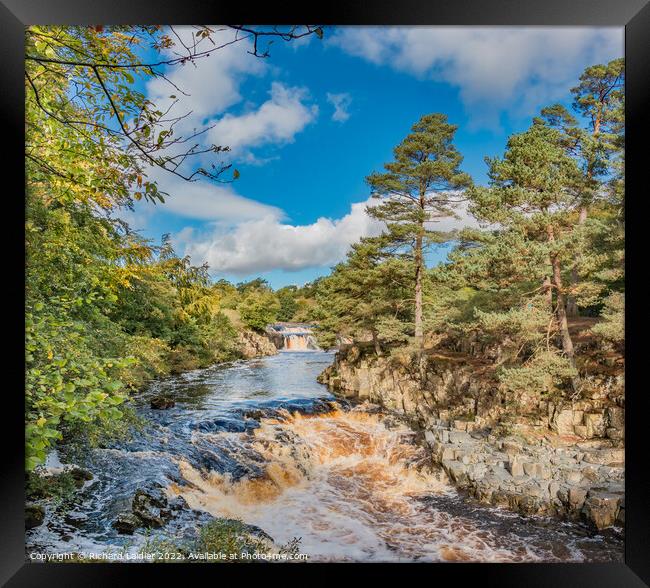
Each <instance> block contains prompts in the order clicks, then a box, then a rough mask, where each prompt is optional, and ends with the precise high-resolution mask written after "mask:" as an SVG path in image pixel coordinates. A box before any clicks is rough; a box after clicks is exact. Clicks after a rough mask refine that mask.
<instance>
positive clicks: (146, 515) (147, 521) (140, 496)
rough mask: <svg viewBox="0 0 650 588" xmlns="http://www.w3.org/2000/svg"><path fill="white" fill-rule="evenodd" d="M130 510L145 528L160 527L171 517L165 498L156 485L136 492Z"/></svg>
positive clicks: (160, 488) (161, 489)
mask: <svg viewBox="0 0 650 588" xmlns="http://www.w3.org/2000/svg"><path fill="white" fill-rule="evenodd" d="M131 510H132V511H133V514H134V515H135V516H136V517H137V518H138V519H140V521H141V522H142V524H143V525H144V526H145V527H162V526H163V525H164V524H165V523H166V522H167V521H168V520H169V519H170V518H171V516H172V513H171V509H170V508H169V502H168V500H167V496H166V495H165V492H164V490H163V488H162V487H161V486H158V485H149V486H147V487H145V488H140V489H138V490H136V492H135V495H134V496H133V502H132V505H131Z"/></svg>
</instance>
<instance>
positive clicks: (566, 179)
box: [468, 125, 579, 387]
mask: <svg viewBox="0 0 650 588" xmlns="http://www.w3.org/2000/svg"><path fill="white" fill-rule="evenodd" d="M486 161H487V162H488V165H489V167H490V170H489V177H490V186H489V187H472V188H470V190H468V197H469V199H470V202H471V204H470V207H469V208H470V212H472V213H473V214H474V215H475V216H476V217H477V218H478V219H479V220H480V221H484V222H488V223H498V225H499V226H500V227H501V230H503V231H507V230H515V231H517V232H518V233H520V234H521V235H522V236H523V238H524V240H525V242H526V245H527V247H528V249H529V250H530V251H531V254H537V253H539V252H540V250H541V251H544V252H545V253H546V259H547V263H548V273H549V276H550V284H551V287H552V291H553V293H554V294H555V305H554V315H555V319H556V322H557V327H558V330H559V333H560V336H561V342H562V349H563V351H564V353H565V355H566V357H567V358H568V359H569V361H570V363H571V365H572V367H574V368H575V361H574V347H573V341H572V339H571V335H570V333H569V328H568V321H567V312H566V304H567V300H566V291H567V289H566V285H565V280H564V276H563V265H566V264H567V263H569V262H570V260H571V259H572V258H573V256H574V254H575V252H574V249H573V247H572V235H571V232H572V229H573V220H572V213H573V207H574V203H575V185H576V178H577V176H578V174H579V172H578V168H577V165H576V163H575V161H574V160H573V159H572V158H571V157H570V156H569V155H568V154H567V152H566V150H565V148H564V145H563V136H562V133H561V132H560V131H558V130H556V129H552V128H549V127H547V126H543V125H533V126H532V127H531V128H530V129H529V130H527V131H526V132H524V133H521V134H518V135H514V136H512V137H511V138H510V139H509V141H508V145H507V150H506V153H505V155H504V157H503V158H502V159H498V158H494V159H491V158H487V159H486ZM574 387H577V382H574Z"/></svg>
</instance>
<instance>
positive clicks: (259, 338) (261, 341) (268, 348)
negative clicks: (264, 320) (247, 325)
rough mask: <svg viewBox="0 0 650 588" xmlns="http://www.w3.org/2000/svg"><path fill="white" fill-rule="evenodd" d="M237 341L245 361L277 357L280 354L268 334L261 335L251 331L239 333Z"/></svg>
mask: <svg viewBox="0 0 650 588" xmlns="http://www.w3.org/2000/svg"><path fill="white" fill-rule="evenodd" d="M237 340H238V350H239V352H240V353H241V356H242V358H243V359H253V358H255V357H265V356H267V355H275V354H276V353H277V352H278V348H277V347H276V346H275V344H274V343H273V341H271V339H270V338H269V336H268V335H266V334H260V333H256V332H255V331H250V330H245V331H239V333H238V334H237Z"/></svg>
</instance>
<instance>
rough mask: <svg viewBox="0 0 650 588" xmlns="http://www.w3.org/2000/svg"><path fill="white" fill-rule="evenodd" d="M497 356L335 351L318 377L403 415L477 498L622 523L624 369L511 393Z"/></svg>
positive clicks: (601, 524) (342, 392) (597, 522)
mask: <svg viewBox="0 0 650 588" xmlns="http://www.w3.org/2000/svg"><path fill="white" fill-rule="evenodd" d="M493 366H494V362H493V361H491V360H490V359H487V358H481V357H476V356H471V355H467V354H464V353H460V352H449V351H440V352H433V351H431V352H428V353H427V354H426V356H425V357H424V359H423V363H421V364H419V365H418V364H416V362H415V360H414V358H413V357H412V356H409V355H407V354H402V355H400V354H396V355H394V356H385V357H377V356H376V355H374V354H372V353H370V352H369V351H368V350H367V349H366V348H365V346H359V345H351V346H346V347H344V348H343V349H341V350H340V351H339V352H338V353H337V355H336V358H335V362H334V364H333V365H332V366H330V367H328V368H327V369H326V370H325V371H324V372H323V373H322V374H321V375H320V377H319V381H320V382H322V383H325V384H327V385H328V386H329V387H330V388H331V389H332V390H333V391H334V392H335V393H336V394H337V395H339V396H341V397H345V398H347V399H350V400H353V401H356V400H358V401H368V402H373V403H376V404H379V405H380V406H382V407H384V408H386V409H389V410H395V411H398V412H400V413H403V414H405V415H406V416H407V417H408V418H409V420H410V422H411V424H412V426H413V427H414V428H415V429H417V430H419V431H421V432H422V433H423V436H424V438H425V440H426V443H427V445H428V446H429V447H430V449H431V454H432V457H433V460H434V462H435V463H437V464H439V465H440V466H441V467H442V468H443V469H444V470H445V472H446V473H447V475H448V476H449V478H450V479H451V480H452V481H453V482H454V483H455V484H456V485H457V486H458V487H459V488H462V489H464V490H466V491H467V492H469V493H470V494H471V495H473V496H474V497H476V498H477V499H478V500H480V501H482V502H485V503H489V504H493V505H498V506H504V507H508V508H510V509H512V510H515V511H517V512H521V513H526V514H549V515H556V516H559V517H562V518H566V519H570V520H582V521H585V522H587V523H589V524H591V525H593V526H594V527H595V528H597V529H603V528H606V527H609V526H612V525H621V524H623V523H624V520H625V516H624V512H625V503H624V497H623V490H624V463H623V462H624V449H623V443H624V436H625V409H624V396H623V379H622V375H621V374H616V373H613V374H612V373H609V374H601V375H593V376H590V377H588V378H585V382H584V385H583V390H582V394H581V397H580V398H578V399H577V400H574V401H573V402H571V401H566V400H563V399H561V398H555V399H545V398H543V397H541V395H539V394H536V393H534V391H531V392H530V393H528V394H523V395H520V396H518V397H517V398H512V397H511V396H509V394H508V392H506V391H504V390H503V389H502V388H501V386H499V382H498V380H497V379H496V377H495V375H494V372H495V370H494V369H493Z"/></svg>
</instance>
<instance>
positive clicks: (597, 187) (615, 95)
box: [537, 59, 625, 316]
mask: <svg viewBox="0 0 650 588" xmlns="http://www.w3.org/2000/svg"><path fill="white" fill-rule="evenodd" d="M624 68H625V64H624V60H623V59H614V60H612V61H610V62H609V63H608V64H607V65H593V66H590V67H588V68H587V69H585V71H584V72H583V74H582V75H581V76H580V83H579V84H578V85H577V86H575V87H574V88H572V89H571V93H572V95H573V98H574V100H573V109H574V111H576V112H577V113H578V114H580V115H581V117H582V118H583V119H584V120H585V121H586V127H585V126H582V125H580V124H579V123H578V121H577V120H576V119H575V118H574V117H573V116H571V114H569V113H568V111H566V109H565V108H564V107H563V106H561V105H559V104H556V105H553V106H551V107H548V108H545V109H544V110H542V117H541V118H538V119H537V122H538V123H543V124H547V125H549V126H551V127H554V128H556V129H558V130H560V131H562V133H563V144H564V145H565V146H566V148H567V151H568V152H569V153H570V154H571V155H572V156H573V157H574V158H575V159H576V162H577V164H578V166H579V168H580V170H581V178H580V185H579V187H578V190H577V197H578V198H577V202H576V206H577V209H578V216H577V224H578V225H579V226H582V225H584V223H585V221H586V220H587V218H588V216H589V211H590V209H591V208H593V207H594V206H595V205H597V204H598V202H599V201H602V200H603V199H606V198H607V196H608V194H607V190H603V187H604V183H605V182H606V180H607V178H608V177H610V176H611V173H612V163H613V158H614V157H615V156H616V154H617V153H619V152H621V151H622V141H621V135H622V130H623V129H622V122H623V100H624V93H623V90H624V83H625V71H624ZM578 265H579V258H578V259H577V263H576V264H574V266H573V268H572V271H571V285H572V286H575V285H576V284H578V282H579V275H578V273H579V271H578ZM567 313H568V314H569V315H570V316H574V315H576V314H577V313H578V307H577V303H576V297H575V296H574V295H573V293H572V292H569V294H568V304H567Z"/></svg>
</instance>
